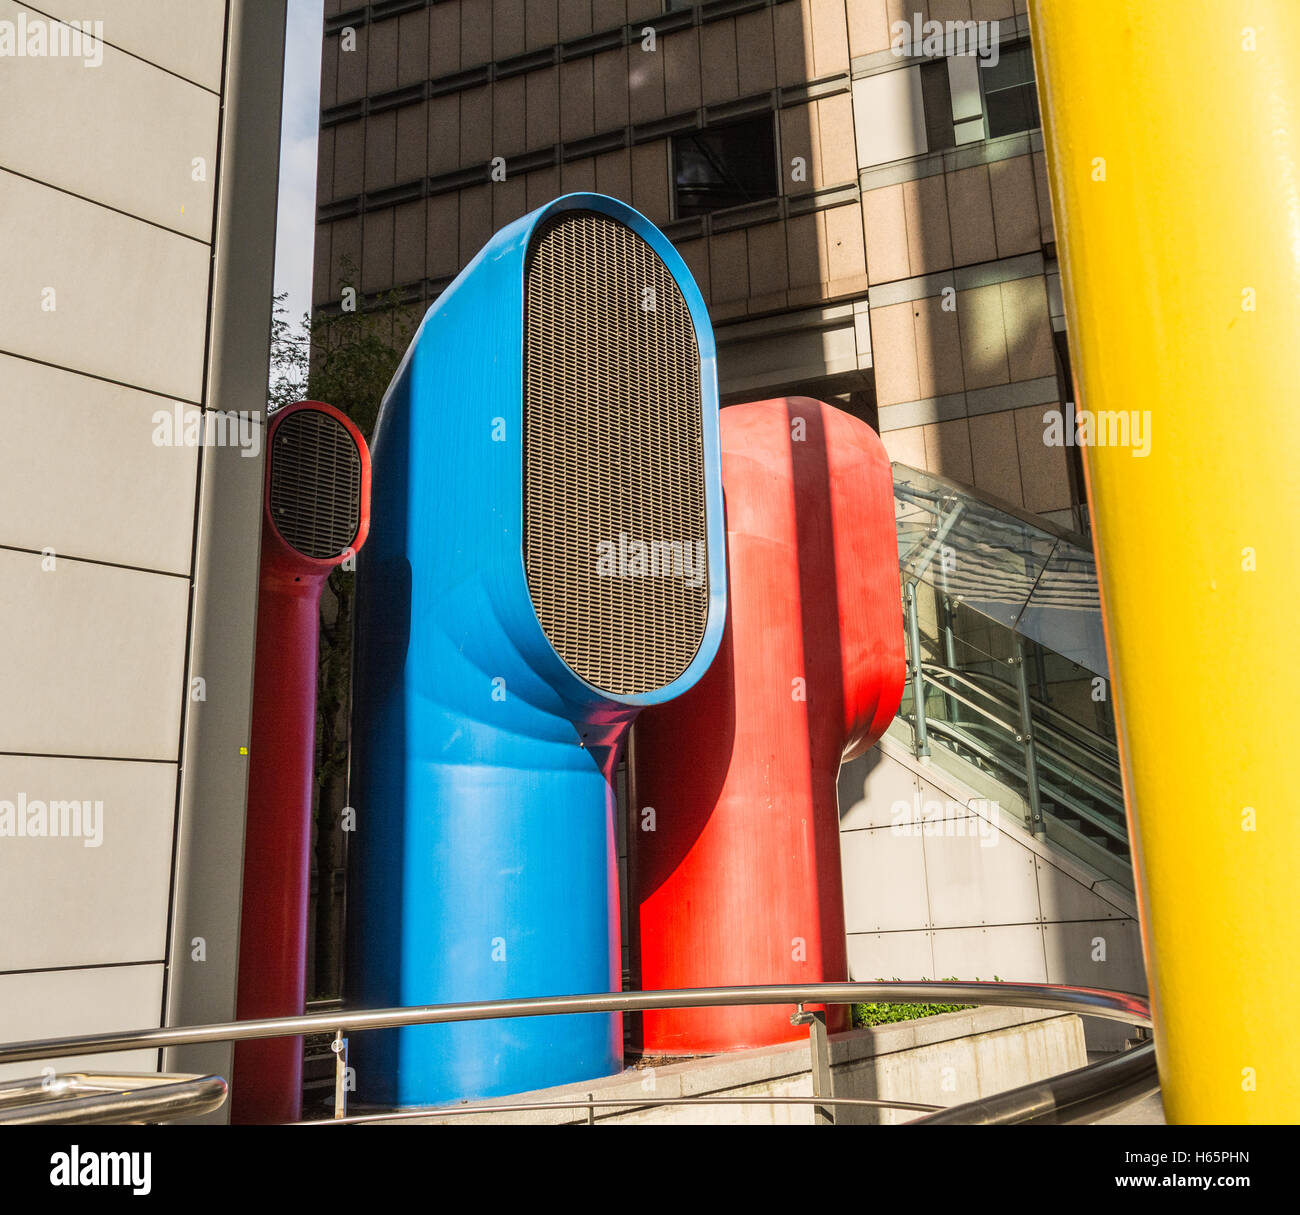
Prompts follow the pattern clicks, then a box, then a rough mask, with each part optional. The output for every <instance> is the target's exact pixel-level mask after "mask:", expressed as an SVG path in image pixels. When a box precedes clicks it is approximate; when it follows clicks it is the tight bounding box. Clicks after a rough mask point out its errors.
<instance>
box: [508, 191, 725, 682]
mask: <svg viewBox="0 0 1300 1215" xmlns="http://www.w3.org/2000/svg"><path fill="white" fill-rule="evenodd" d="M526 275H527V278H526V284H525V286H526V291H525V297H524V299H525V372H524V428H525V444H524V490H525V498H524V562H525V568H526V570H527V574H528V589H529V592H530V594H531V596H532V601H533V607H534V609H535V610H536V612H537V617H538V619H539V620H540V621H541V625H542V628H543V630H544V631H545V633H546V636H547V638H548V639H549V641H550V642H551V644H552V645H553V646H554V647H555V650H556V652H557V653H558V654H559V655H560V657H561V658H562V659H564V661H565V662H566V663H567V664H568V665H569V666H570V667H571V668H572V669H573V670H574V671H576V672H577V673H578V674H579V675H581V676H582V678H583V679H585V680H586V681H587V682H588V683H589V684H591V685H592V686H594V687H597V688H600V689H601V690H602V691H606V692H613V693H619V694H635V693H641V692H649V691H653V690H654V689H657V688H661V687H664V686H665V685H667V684H669V683H671V682H672V681H673V680H674V679H676V678H677V677H678V676H679V675H680V674H681V673H682V672H683V671H684V670H685V669H686V668H687V666H689V665H690V662H691V659H692V658H694V656H695V652H696V651H697V650H698V649H699V646H700V641H701V640H702V638H703V636H704V626H705V621H706V617H707V613H708V599H709V587H708V576H707V550H706V544H705V517H704V510H705V506H704V437H703V411H702V406H701V398H700V352H699V345H698V343H697V341H696V336H695V326H694V324H693V323H692V321H691V317H690V313H689V311H688V309H687V306H686V301H685V299H684V298H683V296H682V293H681V289H680V288H679V287H678V285H677V282H676V280H675V279H674V278H673V276H672V275H671V274H670V273H669V272H668V268H667V267H666V266H665V265H664V264H663V262H662V261H660V259H659V258H658V256H657V255H656V254H655V253H654V251H653V250H652V249H651V248H650V246H649V245H647V244H646V243H645V241H643V240H642V239H641V238H640V237H639V236H637V235H636V233H635V232H633V231H632V230H631V229H630V228H628V227H626V226H624V225H623V224H621V223H619V222H617V221H616V220H613V219H610V218H609V217H608V216H604V215H599V214H596V213H593V212H583V211H578V212H568V213H566V214H565V215H563V216H562V217H561V218H560V219H558V220H557V221H555V222H554V223H553V224H551V225H550V226H549V227H547V228H545V229H543V230H541V231H540V233H539V234H538V235H536V236H535V237H534V240H533V245H532V248H531V250H530V256H529V262H528V267H527V271H526ZM692 583H694V584H695V585H692Z"/></svg>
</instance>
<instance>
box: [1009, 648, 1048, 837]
mask: <svg viewBox="0 0 1300 1215" xmlns="http://www.w3.org/2000/svg"><path fill="white" fill-rule="evenodd" d="M1011 664H1012V666H1014V667H1015V668H1016V695H1017V697H1018V699H1019V701H1020V734H1019V736H1018V737H1017V739H1016V741H1017V742H1019V743H1020V744H1021V745H1022V746H1023V747H1024V748H1025V784H1026V785H1027V786H1028V790H1029V830H1030V832H1031V833H1032V834H1033V835H1034V836H1036V837H1037V838H1038V839H1044V838H1046V835H1047V831H1046V829H1045V828H1044V826H1043V808H1042V805H1041V803H1040V801H1039V793H1038V757H1037V754H1036V752H1035V750H1034V719H1033V715H1032V714H1031V712H1030V709H1029V679H1028V676H1027V675H1026V674H1025V644H1024V641H1023V640H1022V639H1021V637H1020V635H1019V634H1018V633H1017V634H1016V656H1015V657H1014V658H1013V659H1012V660H1011Z"/></svg>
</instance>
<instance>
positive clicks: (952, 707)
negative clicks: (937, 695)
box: [943, 573, 959, 725]
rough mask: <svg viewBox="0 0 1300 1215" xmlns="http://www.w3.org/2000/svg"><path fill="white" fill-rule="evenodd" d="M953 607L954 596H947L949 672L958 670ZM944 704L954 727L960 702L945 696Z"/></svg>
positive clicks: (945, 643)
mask: <svg viewBox="0 0 1300 1215" xmlns="http://www.w3.org/2000/svg"><path fill="white" fill-rule="evenodd" d="M947 580H948V575H947V574H946V573H945V574H944V581H945V582H946V581H947ZM952 622H953V606H952V596H951V595H947V594H945V595H944V597H943V659H944V662H945V663H947V665H948V670H950V671H956V670H957V639H956V636H955V634H954V632H953V623H952ZM943 699H944V704H945V705H946V706H947V709H948V720H949V721H950V722H952V723H953V724H954V725H955V724H956V723H957V717H958V712H959V710H958V708H957V705H958V702H957V701H955V700H953V699H952V697H951V696H945V697H944V698H943Z"/></svg>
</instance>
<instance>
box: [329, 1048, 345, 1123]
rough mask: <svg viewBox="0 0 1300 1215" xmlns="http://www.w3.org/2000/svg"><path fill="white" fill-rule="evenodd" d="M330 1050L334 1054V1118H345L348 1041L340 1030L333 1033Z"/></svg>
mask: <svg viewBox="0 0 1300 1215" xmlns="http://www.w3.org/2000/svg"><path fill="white" fill-rule="evenodd" d="M330 1050H332V1051H333V1052H334V1117H335V1118H345V1117H347V1112H348V1040H347V1039H346V1038H345V1037H344V1036H343V1031H342V1030H341V1029H336V1030H335V1031H334V1041H333V1042H331V1043H330Z"/></svg>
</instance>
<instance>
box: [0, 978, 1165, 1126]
mask: <svg viewBox="0 0 1300 1215" xmlns="http://www.w3.org/2000/svg"><path fill="white" fill-rule="evenodd" d="M860 1001H863V1002H865V1001H874V1002H877V1003H885V1004H890V1003H893V1004H897V1003H915V1002H921V1003H924V1002H929V1001H933V1002H936V1003H940V1002H941V1003H965V1004H985V1005H987V1004H992V1005H999V1006H1001V1007H1009V1008H1040V1009H1047V1010H1050V1011H1053V1012H1073V1013H1079V1014H1081V1015H1083V1016H1093V1017H1101V1018H1103V1019H1107V1020H1112V1021H1122V1022H1125V1023H1126V1024H1131V1025H1141V1026H1147V1027H1149V1026H1150V1025H1151V1012H1150V1007H1149V1005H1148V1004H1147V1001H1146V1000H1144V999H1143V998H1141V997H1140V996H1133V995H1127V994H1125V993H1122V992H1110V991H1102V990H1099V989H1097V988H1088V987H1066V986H1057V985H1053V984H1040V983H964V982H933V983H932V982H916V983H912V982H900V981H892V982H870V983H867V982H848V983H808V984H798V985H796V984H774V985H768V986H761V987H700V988H684V989H681V990H677V991H653V992H628V993H598V994H592V995H577V996H544V997H535V998H532V999H524V1000H489V1001H482V1002H474V1003H466V1004H431V1005H419V1006H415V1007H411V1008H380V1009H370V1010H365V1011H360V1012H342V1011H340V1012H328V1013H311V1014H307V1015H304V1016H298V1017H273V1018H266V1019H263V1020H258V1021H232V1022H221V1023H216V1024H211V1025H190V1026H179V1027H169V1028H162V1029H142V1030H128V1031H121V1032H117V1033H108V1034H91V1035H83V1036H79V1037H66V1038H48V1039H44V1040H41V1041H31V1042H16V1043H11V1044H9V1045H5V1046H0V1064H12V1063H21V1062H28V1061H32V1060H38V1059H51V1058H57V1057H60V1056H66V1055H87V1054H103V1053H106V1052H109V1051H117V1050H127V1049H141V1048H143V1049H151V1048H162V1047H170V1046H192V1045H197V1044H199V1043H205V1042H240V1041H247V1040H250V1039H255V1038H278V1037H289V1036H294V1037H296V1036H298V1035H300V1034H304V1033H321V1032H329V1033H333V1034H335V1036H336V1039H338V1040H339V1042H340V1044H341V1041H342V1035H343V1034H344V1033H346V1032H353V1031H364V1030H371V1029H392V1028H397V1027H400V1026H408V1025H437V1024H444V1023H447V1022H454V1021H485V1020H491V1019H495V1018H499V1017H543V1016H556V1015H561V1016H563V1015H574V1014H581V1013H602V1012H605V1013H608V1012H644V1011H646V1010H651V1009H664V1008H707V1007H717V1006H727V1005H765V1004H772V1005H796V1006H799V1007H800V1008H802V1006H803V1005H804V1004H850V1003H856V1002H860ZM342 1065H343V1064H342V1055H341V1052H340V1053H339V1067H340V1069H341V1068H342ZM1158 1086H1159V1080H1158V1077H1157V1075H1156V1067H1155V1053H1154V1048H1153V1047H1152V1046H1150V1045H1149V1044H1148V1045H1145V1046H1142V1047H1139V1048H1138V1049H1136V1050H1133V1051H1130V1052H1127V1053H1126V1054H1125V1055H1122V1056H1119V1057H1118V1058H1115V1059H1107V1060H1104V1061H1103V1062H1101V1063H1095V1064H1091V1065H1089V1066H1088V1067H1085V1068H1080V1069H1078V1070H1077V1071H1074V1072H1067V1073H1066V1074H1065V1075H1063V1076H1059V1077H1054V1078H1053V1079H1051V1080H1046V1081H1042V1082H1038V1083H1035V1084H1032V1085H1027V1086H1025V1087H1023V1088H1020V1089H1013V1090H1011V1091H1010V1092H1008V1093H1003V1094H999V1095H997V1096H995V1097H991V1098H986V1099H983V1100H981V1101H978V1102H970V1103H965V1104H963V1105H958V1106H952V1107H949V1108H947V1109H944V1110H940V1111H937V1112H935V1113H933V1114H928V1115H927V1116H926V1117H924V1118H922V1119H918V1120H917V1121H918V1122H929V1121H943V1122H954V1121H956V1122H967V1121H973V1122H991V1123H1023V1122H1037V1121H1074V1120H1086V1118H1089V1117H1090V1118H1095V1117H1099V1116H1100V1115H1101V1114H1103V1113H1106V1112H1108V1111H1110V1110H1114V1109H1119V1108H1121V1107H1122V1106H1124V1105H1127V1104H1128V1103H1129V1102H1131V1101H1134V1100H1136V1099H1138V1098H1139V1097H1142V1096H1144V1095H1146V1094H1147V1093H1150V1092H1154V1091H1155V1089H1156V1088H1157V1087H1158ZM223 1088H224V1085H223ZM786 1100H787V1099H786V1098H773V1099H771V1101H770V1102H769V1101H768V1100H767V1099H754V1098H743V1099H736V1100H735V1101H734V1102H729V1101H728V1100H726V1099H720V1098H709V1097H704V1098H654V1097H646V1098H643V1099H641V1098H639V1099H637V1101H636V1102H635V1104H636V1105H639V1106H642V1107H645V1106H653V1105H679V1104H703V1105H709V1104H718V1105H722V1104H729V1103H730V1104H746V1103H748V1104H775V1103H778V1102H785V1101H786ZM788 1100H789V1102H790V1103H791V1104H810V1105H821V1106H833V1105H837V1104H842V1105H850V1104H864V1103H868V1102H867V1101H866V1099H848V1098H838V1099H837V1098H835V1097H834V1096H832V1095H830V1094H826V1095H824V1096H816V1095H815V1096H814V1097H812V1098H790V1099H788ZM871 1103H874V1104H880V1105H890V1106H895V1105H896V1106H898V1107H899V1108H915V1107H916V1106H915V1103H911V1104H909V1103H903V1102H898V1103H895V1102H886V1101H883V1100H882V1101H875V1102H871ZM218 1104H220V1103H219V1102H218ZM525 1104H528V1105H529V1107H530V1108H552V1109H554V1108H568V1107H572V1108H584V1107H586V1108H589V1109H594V1108H595V1107H601V1106H606V1105H609V1106H614V1105H618V1104H620V1103H619V1102H617V1101H614V1100H609V1101H605V1100H594V1099H591V1098H588V1099H587V1100H585V1101H575V1102H571V1103H556V1102H545V1103H536V1105H535V1106H534V1105H533V1104H532V1103H525ZM493 1110H495V1111H497V1112H504V1110H503V1108H502V1107H501V1106H486V1107H482V1108H481V1109H477V1110H475V1109H471V1108H469V1107H463V1106H461V1107H452V1108H450V1109H443V1108H439V1109H436V1110H421V1111H410V1112H405V1111H403V1112H401V1113H396V1114H383V1115H377V1116H372V1115H366V1116H363V1118H353V1119H344V1118H338V1119H336V1121H362V1120H365V1121H387V1120H397V1119H400V1118H403V1117H416V1116H423V1117H429V1116H431V1115H434V1114H436V1115H437V1116H440V1117H441V1116H443V1115H445V1114H449V1113H453V1112H457V1113H470V1112H491V1111H493Z"/></svg>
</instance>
